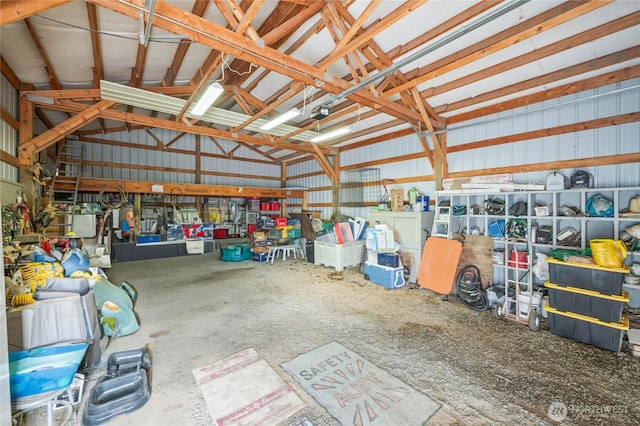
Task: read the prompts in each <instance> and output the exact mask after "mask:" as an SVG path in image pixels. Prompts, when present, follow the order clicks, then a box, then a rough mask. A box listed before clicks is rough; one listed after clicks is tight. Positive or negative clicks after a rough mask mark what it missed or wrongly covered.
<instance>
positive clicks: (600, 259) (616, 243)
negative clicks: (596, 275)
mask: <svg viewBox="0 0 640 426" xmlns="http://www.w3.org/2000/svg"><path fill="white" fill-rule="evenodd" d="M589 246H590V247H591V255H592V256H593V260H595V261H596V264H597V265H598V266H604V267H607V268H619V267H620V266H622V261H623V260H624V259H625V258H626V257H627V246H625V245H624V243H623V242H622V241H620V240H607V239H597V240H591V241H590V242H589Z"/></svg>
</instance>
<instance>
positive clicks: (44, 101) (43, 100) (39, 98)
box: [27, 93, 55, 105]
mask: <svg viewBox="0 0 640 426" xmlns="http://www.w3.org/2000/svg"><path fill="white" fill-rule="evenodd" d="M27 100H28V101H31V102H37V103H40V104H49V105H53V104H54V103H55V102H54V100H53V98H50V97H48V96H38V95H33V94H31V93H29V94H28V95H27Z"/></svg>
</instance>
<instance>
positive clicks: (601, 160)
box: [446, 153, 640, 178]
mask: <svg viewBox="0 0 640 426" xmlns="http://www.w3.org/2000/svg"><path fill="white" fill-rule="evenodd" d="M631 163H640V153H633V154H619V155H605V156H602V157H587V158H576V159H573V160H563V161H549V162H546V163H534V164H521V165H513V166H508V167H496V168H491V169H478V170H465V171H464V172H454V173H449V174H448V175H447V176H446V177H449V178H466V177H474V176H483V175H490V174H491V175H492V174H502V173H529V172H540V171H545V170H559V169H580V168H585V167H598V166H614V165H619V164H631Z"/></svg>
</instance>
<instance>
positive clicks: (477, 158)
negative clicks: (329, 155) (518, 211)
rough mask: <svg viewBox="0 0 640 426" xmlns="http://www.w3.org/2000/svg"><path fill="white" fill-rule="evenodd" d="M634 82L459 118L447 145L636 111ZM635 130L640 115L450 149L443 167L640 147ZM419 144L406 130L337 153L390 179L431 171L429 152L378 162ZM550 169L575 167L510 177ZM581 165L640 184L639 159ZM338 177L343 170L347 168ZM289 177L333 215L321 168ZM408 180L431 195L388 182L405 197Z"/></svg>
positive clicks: (308, 166)
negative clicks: (495, 143) (484, 145)
mask: <svg viewBox="0 0 640 426" xmlns="http://www.w3.org/2000/svg"><path fill="white" fill-rule="evenodd" d="M639 87H640V79H633V80H628V81H625V82H622V83H618V84H614V85H609V86H604V87H601V88H598V89H595V90H589V91H585V92H581V93H578V94H575V95H568V96H564V97H561V98H558V99H553V100H550V101H546V102H542V103H539V104H534V105H529V106H527V107H522V108H519V109H516V110H511V111H507V112H504V113H499V114H495V115H491V116H487V117H483V118H482V119H478V120H475V121H473V122H465V123H460V124H459V125H457V126H451V127H450V129H449V130H448V131H447V145H448V146H449V147H454V146H458V145H461V144H466V143H471V142H477V141H483V140H486V139H490V138H496V137H500V136H509V135H513V134H517V133H523V132H527V131H533V130H540V129H545V128H552V127H557V126H562V125H568V124H574V123H581V122H585V121H589V120H595V119H600V118H607V117H613V116H616V115H621V114H628V113H634V112H639V111H640V90H638V89H639ZM638 135H640V123H639V122H633V123H629V124H622V125H616V126H608V127H603V128H599V129H593V130H584V131H580V132H574V133H567V134H562V135H556V136H548V137H543V138H539V139H532V140H526V141H522V142H515V143H509V144H505V145H499V146H492V147H487V148H482V149H476V150H472V151H467V152H453V153H450V154H448V156H447V160H448V171H449V172H450V173H455V172H466V171H469V170H478V171H482V173H483V174H486V169H497V168H500V167H509V166H514V165H532V164H536V163H551V162H563V161H568V160H578V159H588V158H592V157H600V156H609V155H624V154H631V153H638V152H640V137H639V136H638ZM421 151H422V146H421V145H420V142H419V140H418V138H417V136H415V135H410V136H405V137H402V138H398V139H395V140H392V141H387V142H384V143H379V144H375V145H370V146H367V147H365V148H361V149H355V150H349V151H344V152H343V153H342V154H341V157H340V166H341V167H342V168H344V167H349V166H354V165H358V164H367V163H371V162H373V164H375V163H376V162H378V163H379V164H377V165H373V166H367V167H376V168H379V169H380V177H381V178H387V179H401V178H409V177H412V176H424V175H431V174H433V170H432V168H431V165H430V163H429V161H428V160H427V159H426V158H422V159H416V160H408V161H400V162H395V163H391V164H381V163H382V162H384V161H386V159H393V158H394V157H399V156H401V155H405V154H412V153H417V152H421ZM319 170H320V169H319V167H318V166H317V165H316V164H315V162H314V161H310V162H305V163H301V164H295V165H291V166H290V167H288V168H287V176H296V175H303V174H305V173H311V172H314V171H319ZM554 170H557V171H559V172H561V173H563V174H565V175H566V176H569V175H571V174H572V173H573V172H574V171H575V169H565V168H550V169H548V170H544V171H539V172H527V173H515V174H514V175H513V179H514V181H515V182H517V183H544V182H545V180H546V178H547V176H548V175H549V173H550V172H551V171H554ZM584 170H587V171H588V172H590V173H591V174H593V176H594V182H595V186H596V187H601V188H606V187H616V186H637V185H640V164H638V163H629V164H616V165H603V166H594V167H586V168H584ZM341 177H344V174H343V176H341ZM293 182H295V184H296V185H300V186H305V187H308V188H310V192H309V195H308V203H309V205H310V208H311V209H314V210H321V211H322V217H323V218H329V217H330V215H331V209H330V208H329V207H323V208H320V209H317V208H315V207H314V206H313V205H314V204H315V203H331V191H325V190H323V191H315V190H314V188H318V187H325V186H330V182H329V181H328V179H327V178H326V176H324V174H322V176H313V177H306V178H301V179H297V180H295V181H293ZM411 187H415V188H417V189H418V190H419V191H420V192H422V193H425V194H427V195H430V196H432V197H433V196H434V190H435V186H434V182H433V181H417V182H405V183H403V184H401V185H393V184H392V185H389V187H388V188H389V190H390V189H394V188H395V189H402V190H403V191H404V192H405V198H407V195H406V191H407V190H408V189H410V188H411ZM383 193H384V191H383V188H382V186H380V195H381V196H382V195H383ZM369 210H370V208H343V209H341V211H340V213H342V214H346V215H349V216H364V217H368V211H369Z"/></svg>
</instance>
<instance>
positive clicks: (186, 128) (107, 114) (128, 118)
mask: <svg viewBox="0 0 640 426" xmlns="http://www.w3.org/2000/svg"><path fill="white" fill-rule="evenodd" d="M43 106H46V107H47V108H51V109H57V110H60V111H66V112H76V113H80V112H82V111H84V110H86V109H87V108H92V107H87V105H85V104H81V103H77V102H72V101H63V100H57V101H56V102H55V104H54V105H43ZM97 115H99V116H100V117H103V118H106V119H109V120H115V121H121V122H127V123H131V124H138V125H142V126H148V127H158V128H164V129H170V130H175V131H177V132H185V133H192V134H201V135H208V136H213V137H219V138H223V139H228V140H235V141H240V142H247V143H254V144H261V145H267V146H272V147H280V148H282V149H291V150H298V151H306V152H312V151H313V148H311V147H310V146H309V144H301V145H296V144H293V143H290V142H283V141H279V140H271V139H265V138H260V137H256V136H251V135H245V134H232V133H231V132H228V131H224V130H218V129H214V128H211V127H204V126H198V125H195V124H191V125H187V124H184V123H182V122H180V123H177V122H175V121H172V120H165V119H161V118H157V117H149V116H144V115H139V114H134V113H128V112H124V111H116V110H113V109H105V110H101V111H99V112H98V114H97ZM326 152H332V150H331V149H329V148H326Z"/></svg>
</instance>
